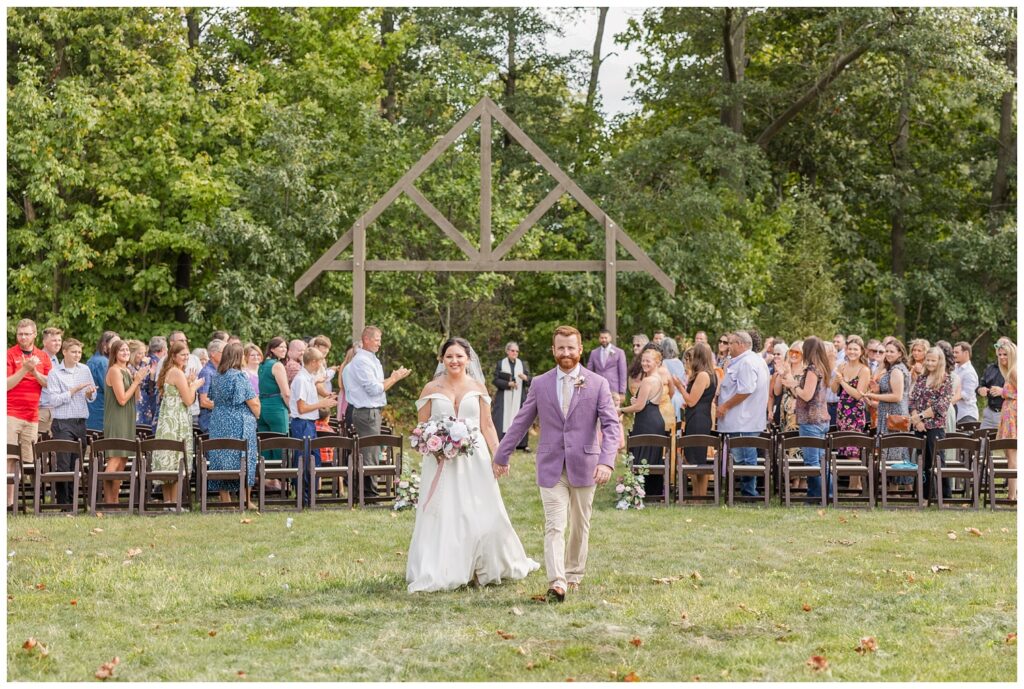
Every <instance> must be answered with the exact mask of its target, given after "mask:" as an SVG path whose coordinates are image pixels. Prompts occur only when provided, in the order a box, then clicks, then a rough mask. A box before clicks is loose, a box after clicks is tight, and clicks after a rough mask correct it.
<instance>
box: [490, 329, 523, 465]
mask: <svg viewBox="0 0 1024 689" xmlns="http://www.w3.org/2000/svg"><path fill="white" fill-rule="evenodd" d="M531 380H533V376H531V375H530V367H529V365H527V363H526V362H525V361H524V360H523V359H521V358H519V343H517V342H509V343H508V344H506V345H505V357H504V358H503V359H501V361H499V362H498V363H497V365H496V366H495V367H494V379H493V383H494V387H496V388H497V392H496V394H495V396H494V406H493V407H491V418H492V420H493V421H494V428H495V429H496V430H497V431H498V439H499V440H501V439H502V438H504V437H505V431H506V430H507V429H508V427H509V426H511V425H512V421H513V419H515V418H516V414H518V413H519V408H520V407H521V406H523V402H524V401H526V394H527V392H529V390H530V381H531ZM529 439H530V434H529V433H527V434H526V435H524V436H523V437H522V439H521V440H520V441H519V442H518V443H517V444H516V449H519V450H523V451H524V452H525V451H526V450H527V449H528V447H527V446H528V443H529Z"/></svg>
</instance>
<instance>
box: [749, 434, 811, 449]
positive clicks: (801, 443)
mask: <svg viewBox="0 0 1024 689" xmlns="http://www.w3.org/2000/svg"><path fill="white" fill-rule="evenodd" d="M733 447H735V446H733ZM797 447H809V448H815V449H818V450H827V449H828V442H827V441H826V439H825V438H816V437H814V436H812V435H795V436H792V437H790V438H786V437H783V438H782V449H783V450H789V449H792V448H797Z"/></svg>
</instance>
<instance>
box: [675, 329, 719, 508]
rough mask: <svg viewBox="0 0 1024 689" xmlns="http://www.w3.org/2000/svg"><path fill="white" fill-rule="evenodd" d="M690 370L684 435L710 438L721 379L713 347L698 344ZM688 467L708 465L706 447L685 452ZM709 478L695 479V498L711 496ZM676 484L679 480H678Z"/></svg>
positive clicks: (693, 477) (688, 373) (685, 403)
mask: <svg viewBox="0 0 1024 689" xmlns="http://www.w3.org/2000/svg"><path fill="white" fill-rule="evenodd" d="M687 351H688V352H689V353H690V357H689V364H688V370H687V372H686V378H687V381H688V382H687V385H686V390H685V391H684V392H683V394H682V397H683V404H684V405H685V408H686V425H685V427H684V428H683V435H710V434H711V428H712V424H711V405H712V403H713V402H714V401H715V393H716V392H717V390H718V376H716V375H715V358H714V354H713V353H712V352H711V347H709V346H708V345H707V343H706V342H698V343H697V344H695V345H694V346H693V347H692V348H691V349H689V350H687ZM683 454H684V455H685V457H686V463H687V464H707V463H708V454H707V451H706V450H705V449H704V448H703V447H687V448H685V449H684V450H683ZM710 478H711V477H710V476H707V475H706V474H702V475H693V476H691V480H692V481H693V491H692V493H691V494H692V495H694V496H695V497H704V496H706V495H707V494H708V481H709V480H710ZM677 480H679V479H678V478H677Z"/></svg>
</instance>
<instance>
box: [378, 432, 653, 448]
mask: <svg viewBox="0 0 1024 689" xmlns="http://www.w3.org/2000/svg"><path fill="white" fill-rule="evenodd" d="M360 444H361V445H364V446H365V445H366V444H367V443H366V441H365V440H364V441H362V442H361V443H360ZM634 447H662V448H670V447H672V439H671V438H669V437H668V436H665V435H655V434H653V433H649V434H644V435H631V436H627V437H626V449H627V450H629V449H632V448H634Z"/></svg>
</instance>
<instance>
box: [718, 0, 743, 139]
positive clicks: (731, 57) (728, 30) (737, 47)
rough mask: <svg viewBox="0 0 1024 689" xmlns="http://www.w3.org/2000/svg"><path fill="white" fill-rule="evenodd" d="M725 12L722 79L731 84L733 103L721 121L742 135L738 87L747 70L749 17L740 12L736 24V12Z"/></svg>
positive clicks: (726, 109) (729, 9) (741, 114)
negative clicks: (734, 14) (734, 15)
mask: <svg viewBox="0 0 1024 689" xmlns="http://www.w3.org/2000/svg"><path fill="white" fill-rule="evenodd" d="M724 12H725V14H724V21H723V22H722V52H723V54H724V56H725V60H724V65H723V68H722V78H723V79H724V80H725V82H726V83H727V84H729V87H728V88H729V96H730V98H731V102H730V103H729V105H726V106H724V107H723V108H722V112H721V121H722V124H724V125H725V126H726V127H728V128H729V129H731V130H732V131H734V132H736V133H737V134H742V133H743V97H742V96H741V95H740V94H739V92H738V89H737V88H736V86H737V85H738V84H739V83H740V82H741V81H743V73H744V72H745V70H746V48H747V16H746V11H745V10H740V16H739V18H738V21H736V22H735V23H734V22H733V19H734V17H733V12H734V10H733V9H732V8H727V9H726V10H724Z"/></svg>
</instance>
